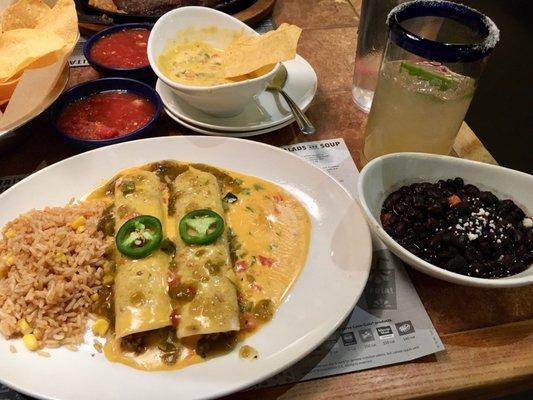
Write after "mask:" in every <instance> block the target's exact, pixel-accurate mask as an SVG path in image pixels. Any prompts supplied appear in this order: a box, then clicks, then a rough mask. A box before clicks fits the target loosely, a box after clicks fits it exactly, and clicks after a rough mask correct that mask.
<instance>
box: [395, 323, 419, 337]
mask: <svg viewBox="0 0 533 400" xmlns="http://www.w3.org/2000/svg"><path fill="white" fill-rule="evenodd" d="M394 325H396V329H397V330H398V334H399V335H400V336H403V335H408V334H410V333H414V332H415V327H414V326H413V324H412V322H411V321H404V322H399V323H397V324H394Z"/></svg>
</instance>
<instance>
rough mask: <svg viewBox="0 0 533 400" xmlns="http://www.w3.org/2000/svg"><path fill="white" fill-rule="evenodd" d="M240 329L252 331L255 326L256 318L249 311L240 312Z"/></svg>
mask: <svg viewBox="0 0 533 400" xmlns="http://www.w3.org/2000/svg"><path fill="white" fill-rule="evenodd" d="M240 319H241V321H240V322H241V329H242V330H244V331H248V332H250V331H253V330H254V329H255V328H257V319H256V318H255V316H254V315H253V314H252V313H250V312H245V313H242V314H241V318H240Z"/></svg>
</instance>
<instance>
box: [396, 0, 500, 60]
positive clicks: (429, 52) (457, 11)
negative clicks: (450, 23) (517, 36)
mask: <svg viewBox="0 0 533 400" xmlns="http://www.w3.org/2000/svg"><path fill="white" fill-rule="evenodd" d="M416 17H443V18H449V19H454V20H456V21H458V22H460V23H462V24H464V25H466V26H468V27H470V28H471V29H474V30H476V31H478V32H481V33H482V34H483V35H484V39H483V40H482V41H479V42H477V43H445V42H439V41H435V40H431V39H426V38H424V37H422V36H420V35H417V34H415V33H413V32H410V31H409V30H407V29H406V28H405V27H404V26H402V22H404V21H407V20H409V19H412V18H416ZM387 25H388V27H389V30H390V39H391V40H393V41H394V42H395V43H396V44H397V45H398V46H400V47H401V48H403V49H405V50H407V51H409V52H411V53H413V54H416V55H418V56H420V57H424V58H427V59H430V60H433V61H439V62H471V61H477V60H480V59H482V58H484V57H486V56H487V55H488V54H490V53H491V52H492V50H493V49H494V47H495V46H496V44H497V43H498V40H499V38H500V31H499V30H498V27H497V26H496V24H495V23H494V22H493V21H492V20H491V19H490V18H489V17H487V16H486V15H483V14H481V13H480V12H479V11H477V10H475V9H473V8H471V7H468V6H465V5H463V4H458V3H452V2H450V1H445V0H414V1H411V2H408V3H402V4H400V5H398V6H396V7H395V8H393V9H392V10H391V12H390V13H389V15H388V17H387Z"/></svg>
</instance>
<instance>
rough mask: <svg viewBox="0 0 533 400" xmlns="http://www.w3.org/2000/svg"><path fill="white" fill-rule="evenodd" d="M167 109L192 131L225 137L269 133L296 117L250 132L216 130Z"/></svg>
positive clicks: (167, 110)
mask: <svg viewBox="0 0 533 400" xmlns="http://www.w3.org/2000/svg"><path fill="white" fill-rule="evenodd" d="M165 111H166V112H167V115H168V116H169V117H170V118H172V119H173V120H174V121H176V122H177V123H178V124H180V125H183V126H184V127H186V128H189V129H190V130H192V131H195V132H198V133H203V134H204V135H209V136H224V137H236V138H246V137H252V136H258V135H263V134H265V133H269V132H274V131H277V130H279V129H281V128H284V127H286V126H287V125H290V124H292V123H293V122H294V118H291V119H289V120H288V121H285V122H283V123H281V124H279V125H274V126H271V127H269V128H265V129H259V130H255V131H248V132H242V131H241V132H228V131H216V130H209V129H207V128H202V127H199V126H196V125H194V124H191V123H189V122H186V121H184V120H182V119H180V117H178V116H177V115H175V114H174V113H173V112H172V110H169V109H168V108H166V107H165ZM304 111H305V109H304Z"/></svg>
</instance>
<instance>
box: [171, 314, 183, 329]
mask: <svg viewBox="0 0 533 400" xmlns="http://www.w3.org/2000/svg"><path fill="white" fill-rule="evenodd" d="M180 319H181V315H180V314H178V313H177V312H176V311H175V310H174V311H172V313H171V314H170V320H171V321H172V326H173V327H174V328H176V329H177V328H178V325H179V324H180Z"/></svg>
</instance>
